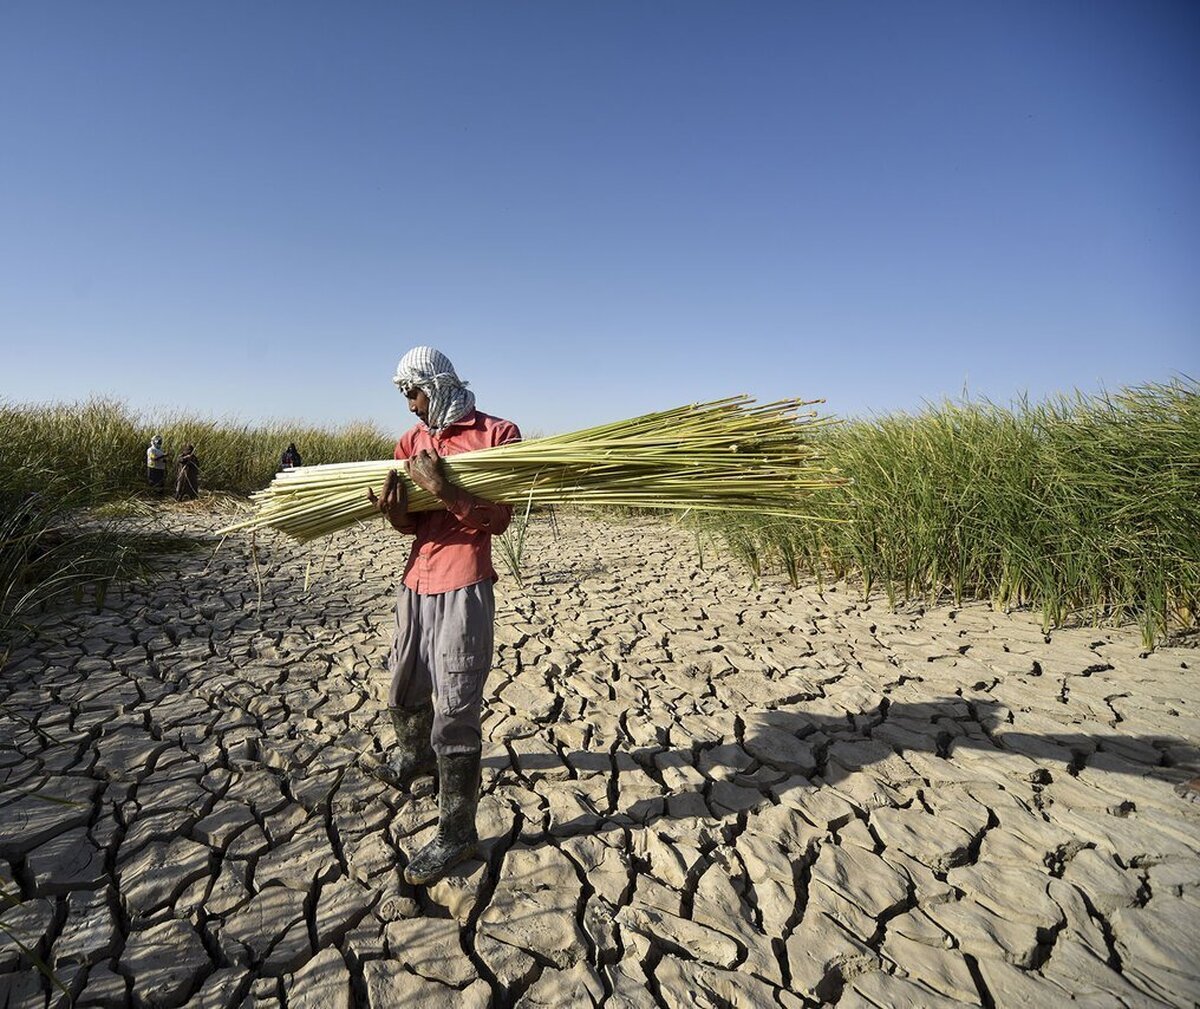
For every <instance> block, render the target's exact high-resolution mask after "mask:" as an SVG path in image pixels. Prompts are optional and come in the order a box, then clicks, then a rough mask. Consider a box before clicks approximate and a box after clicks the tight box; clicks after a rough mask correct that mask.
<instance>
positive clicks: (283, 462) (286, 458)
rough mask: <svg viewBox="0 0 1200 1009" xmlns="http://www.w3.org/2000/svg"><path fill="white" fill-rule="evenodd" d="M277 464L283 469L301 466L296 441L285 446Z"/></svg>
mask: <svg viewBox="0 0 1200 1009" xmlns="http://www.w3.org/2000/svg"><path fill="white" fill-rule="evenodd" d="M279 465H280V466H281V467H282V468H283V469H295V468H296V467H297V466H302V465H303V463H301V462H300V452H299V451H298V450H297V449H296V443H295V442H291V443H290V444H289V445H288V447H287V448H285V449H284V450H283V455H281V456H280V457H279Z"/></svg>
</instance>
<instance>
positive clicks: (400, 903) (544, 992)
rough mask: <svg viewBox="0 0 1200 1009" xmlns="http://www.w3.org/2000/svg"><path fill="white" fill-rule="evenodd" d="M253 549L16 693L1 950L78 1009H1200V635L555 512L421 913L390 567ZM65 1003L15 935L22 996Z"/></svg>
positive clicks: (380, 551)
mask: <svg viewBox="0 0 1200 1009" xmlns="http://www.w3.org/2000/svg"><path fill="white" fill-rule="evenodd" d="M170 521H171V522H172V523H173V524H174V525H175V526H177V527H179V528H181V529H186V528H190V529H192V530H196V529H198V528H200V527H202V526H205V524H206V523H207V527H209V528H211V526H212V525H213V524H215V520H214V519H211V518H209V519H206V518H205V517H204V516H203V515H201V514H198V513H195V512H182V511H181V512H176V513H173V517H172V518H171V519H170ZM260 539H261V538H260ZM267 540H268V542H267V544H266V546H264V545H263V544H262V543H261V542H260V544H259V549H258V553H259V556H258V561H257V575H258V577H256V564H255V562H254V560H253V558H252V556H251V552H250V542H249V540H248V539H238V540H231V541H229V542H227V543H226V544H225V546H224V547H223V549H222V551H221V552H220V553H219V554H217V555H216V557H215V558H213V559H211V561H210V557H209V553H208V552H203V553H197V554H194V555H188V556H186V557H184V558H183V559H181V560H180V561H179V562H178V573H177V576H172V577H170V578H168V579H166V580H164V581H162V582H160V583H158V584H156V585H154V586H152V587H150V588H148V589H146V590H142V591H138V590H130V591H127V592H125V593H124V594H123V595H122V596H121V597H120V598H112V599H110V600H109V602H108V605H107V606H106V608H105V609H104V610H103V611H101V612H100V613H99V614H97V613H96V612H94V611H83V610H80V611H77V612H69V613H65V614H63V615H61V616H58V617H55V618H54V619H53V620H52V621H51V622H50V623H49V624H48V625H47V627H46V629H45V632H44V635H45V636H44V637H43V639H42V640H41V641H40V642H38V643H37V644H36V645H35V646H31V647H30V648H28V649H26V650H24V651H21V652H18V653H16V654H15V655H14V656H13V657H12V661H11V662H10V664H9V666H8V668H7V669H6V670H5V671H4V673H3V680H2V683H3V688H2V690H0V696H2V698H3V700H2V704H3V710H2V711H0V781H2V782H3V791H2V792H0V875H3V876H4V878H5V879H7V880H12V881H13V882H12V883H10V884H6V886H5V889H6V890H7V891H12V892H13V893H15V895H16V896H17V898H18V900H19V902H18V903H16V904H15V905H14V906H11V907H9V908H8V909H7V910H5V911H4V912H3V914H2V916H0V925H2V926H3V927H4V928H5V929H6V930H8V931H9V932H11V933H13V934H15V935H16V936H19V937H20V938H21V939H23V940H24V942H25V943H26V944H27V946H29V947H30V948H32V949H33V950H35V951H36V952H37V953H39V954H40V955H42V956H43V957H45V958H46V960H47V961H48V962H49V963H50V964H51V965H53V967H54V969H55V971H56V972H57V974H58V977H59V978H60V979H61V981H62V983H63V984H64V985H65V987H66V989H67V990H68V991H69V992H70V993H71V994H72V995H73V996H74V997H75V1002H74V1004H75V1005H77V1006H81V1007H83V1006H111V1007H119V1006H125V1005H131V1004H132V1005H135V1006H184V1005H186V1006H190V1007H197V1009H198V1007H206V1009H207V1007H225V1006H247V1007H249V1006H260V1007H264V1009H265V1007H275V1006H288V1007H300V1006H305V1007H308V1006H311V1007H335V1009H336V1007H343V1006H371V1007H396V1006H414V1007H416V1006H420V1007H429V1009H438V1007H443V1006H444V1007H450V1006H455V1007H457V1006H465V1007H485V1006H496V1007H508V1006H520V1007H524V1009H534V1007H547V1009H550V1007H553V1009H562V1007H568V1009H570V1007H583V1009H586V1007H591V1006H606V1007H610V1009H633V1007H647V1009H649V1007H663V1006H665V1007H670V1009H675V1007H683V1006H710V1007H725V1006H737V1007H760V1006H771V1007H774V1006H777V1007H782V1009H795V1007H799V1006H816V1005H838V1006H841V1007H849V1006H854V1007H866V1006H875V1007H883V1009H887V1007H896V1006H913V1007H938V1006H960V1005H967V1006H970V1005H982V1006H1020V1007H1023V1009H1027V1007H1033V1006H1052V1005H1057V1004H1059V1003H1065V1002H1068V1001H1071V1000H1075V1001H1077V1002H1080V1003H1083V1004H1085V1005H1088V1006H1157V1005H1170V1006H1191V1005H1193V1004H1194V1003H1195V1001H1196V1000H1197V999H1198V998H1200V958H1198V957H1197V955H1196V954H1197V943H1198V940H1197V937H1198V936H1200V805H1197V804H1193V803H1191V802H1189V801H1187V800H1186V799H1185V798H1182V797H1181V796H1180V795H1177V794H1176V792H1175V790H1174V788H1173V786H1174V785H1175V784H1177V783H1178V782H1180V781H1182V780H1183V779H1184V778H1186V777H1188V776H1189V774H1188V772H1187V770H1186V768H1187V767H1188V766H1194V765H1195V764H1196V761H1197V749H1196V746H1197V740H1198V739H1200V718H1198V717H1197V703H1196V702H1197V698H1198V697H1200V684H1198V681H1197V677H1196V669H1195V664H1196V659H1197V657H1198V653H1197V652H1196V651H1195V650H1193V649H1183V648H1163V649H1161V650H1159V651H1156V652H1154V653H1153V654H1150V655H1145V654H1142V652H1141V649H1140V646H1139V643H1138V637H1137V634H1136V632H1135V631H1133V630H1126V629H1122V630H1119V631H1113V630H1107V629H1095V628H1084V629H1072V630H1063V631H1056V632H1054V633H1053V634H1052V635H1050V636H1048V637H1047V636H1044V635H1043V634H1042V631H1041V628H1040V625H1039V622H1038V620H1037V619H1036V618H1035V617H1033V616H1031V615H1029V614H1024V613H1018V614H1011V615H1004V614H1000V613H995V612H992V611H991V609H990V608H988V607H987V606H984V605H970V606H965V607H962V608H959V609H951V608H935V609H929V610H924V611H921V610H917V609H912V610H906V611H903V612H899V613H895V612H891V611H890V610H889V609H888V607H887V606H886V605H882V604H881V603H878V602H873V603H871V604H869V605H868V604H866V603H864V602H862V601H861V600H860V599H859V598H858V595H857V594H856V593H854V592H853V591H851V590H850V589H848V588H847V587H846V586H841V585H839V586H834V587H831V588H828V589H827V591H825V592H823V593H822V592H820V591H818V590H817V588H815V587H812V588H806V589H802V590H798V591H797V590H792V589H790V588H789V587H787V586H786V585H785V584H783V583H781V582H778V583H777V582H775V581H773V580H767V581H765V582H763V583H761V584H759V585H757V586H756V585H754V584H753V583H752V581H751V580H750V579H749V578H748V577H747V576H746V575H745V573H744V572H742V571H740V570H739V569H738V568H736V567H735V566H730V565H727V564H726V563H724V562H720V561H718V560H714V558H712V557H705V558H704V561H705V563H704V564H703V566H701V563H700V557H699V556H698V554H697V549H696V543H695V541H694V540H693V539H692V538H691V537H690V536H688V535H686V534H684V533H681V532H679V531H677V530H675V529H673V528H672V527H670V526H669V525H666V524H663V523H660V522H656V521H649V520H644V521H642V520H638V521H634V522H629V523H609V522H605V521H602V520H599V519H596V518H590V517H582V516H573V515H560V517H559V519H558V523H557V534H555V532H554V530H553V529H552V527H551V525H550V523H549V522H548V521H547V520H546V519H544V518H543V519H539V520H538V521H537V522H536V523H535V525H534V526H533V528H532V531H531V533H530V542H529V545H528V551H529V555H530V557H531V560H530V562H529V564H528V567H527V570H526V585H525V587H524V588H520V587H518V586H517V585H516V583H515V582H514V581H513V580H512V579H511V578H509V577H506V578H505V579H504V580H503V581H502V582H501V585H500V588H499V591H500V596H499V598H500V613H499V618H498V649H497V655H496V667H495V670H494V672H493V674H492V676H491V679H490V681H489V687H488V691H487V710H486V715H485V721H484V735H485V739H486V750H485V754H484V756H485V760H484V765H485V766H484V782H483V792H484V794H483V798H482V801H481V804H480V813H479V826H480V832H481V835H482V837H483V839H484V843H483V851H482V853H481V854H482V857H481V858H480V859H479V860H477V861H472V862H470V863H467V864H466V865H465V866H463V867H462V869H461V870H460V871H458V872H456V873H455V874H454V875H453V876H451V877H450V878H448V879H446V880H444V881H442V882H440V883H438V884H436V885H433V886H430V887H428V888H412V887H408V886H406V885H405V884H404V883H403V882H402V879H401V870H402V868H403V865H404V863H405V857H406V853H407V852H412V851H414V850H415V849H416V848H417V847H418V846H420V845H421V844H422V843H424V841H425V840H426V839H427V838H428V837H429V835H430V833H431V831H432V830H433V827H434V823H435V820H436V798H435V792H434V788H433V782H432V780H431V779H423V780H421V781H419V782H418V785H417V787H416V788H415V789H414V794H413V795H408V794H402V793H400V792H396V791H392V790H389V789H387V788H385V787H382V786H380V785H379V784H377V783H376V782H375V781H374V780H372V779H370V778H368V777H367V776H366V775H364V773H363V772H362V771H361V770H360V769H359V768H358V767H357V766H356V763H355V760H356V755H357V754H358V753H359V752H361V751H364V750H371V749H373V748H375V747H376V746H377V745H378V742H377V740H378V741H382V742H383V743H384V744H386V743H387V742H388V741H390V740H389V737H390V729H389V728H388V727H387V721H388V720H387V717H386V712H385V711H384V710H383V708H382V699H383V697H384V689H385V687H386V679H387V677H386V674H385V673H384V672H383V670H382V662H383V658H384V655H385V652H386V649H387V645H388V640H387V628H388V626H389V623H390V620H391V606H392V599H393V590H394V584H395V580H396V577H397V572H398V569H399V567H400V566H401V564H402V561H403V558H404V556H405V545H404V542H403V541H402V540H401V538H400V537H396V536H384V535H382V533H381V530H380V529H378V528H376V529H373V530H372V531H370V532H367V531H357V532H348V533H345V534H342V535H339V536H338V537H335V538H333V539H332V540H330V541H329V542H328V544H327V546H326V545H322V546H320V547H318V548H316V549H315V550H313V551H311V552H297V551H295V550H294V548H291V547H289V546H287V545H286V544H285V543H283V541H281V540H277V539H275V538H273V537H268V538H267ZM310 558H311V560H312V570H311V571H309V570H308V561H309V560H310ZM306 575H308V576H310V580H311V584H310V585H309V587H308V588H307V590H306V587H305V581H306ZM1192 773H1195V772H1192ZM31 793H36V794H31ZM46 797H55V798H57V799H60V800H66V801H65V802H49V801H46ZM50 1000H51V992H50V989H49V987H48V986H47V984H46V982H45V980H44V979H43V978H42V976H41V975H40V974H39V973H38V972H37V971H35V970H33V969H32V968H31V966H30V959H29V956H28V955H27V953H25V952H24V951H22V949H21V948H20V947H19V946H18V945H17V944H16V943H15V941H14V940H12V939H5V938H4V936H3V934H0V1006H7V1007H10V1009H15V1007H22V1009H24V1007H34V1006H38V1007H40V1006H44V1005H46V1004H47V1002H48V1001H50ZM52 1003H53V1004H54V1005H66V1004H68V1003H67V1001H66V999H65V996H63V995H62V993H60V992H58V991H57V990H55V991H54V993H53V1000H52Z"/></svg>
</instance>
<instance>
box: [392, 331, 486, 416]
mask: <svg viewBox="0 0 1200 1009" xmlns="http://www.w3.org/2000/svg"><path fill="white" fill-rule="evenodd" d="M392 383H393V384H394V385H395V386H396V387H397V388H398V389H399V390H400V391H401V392H403V393H404V394H405V395H407V394H408V392H409V391H410V390H412V389H420V390H421V391H422V392H424V393H425V395H426V396H428V397H429V412H428V416H427V417H426V418H422V423H424V424H425V425H426V427H428V428H429V430H430V431H433V432H438V431H441V430H442V429H443V428H445V427H446V426H448V425H450V424H453V423H454V422H455V421H458V420H462V418H463V417H465V416H466V415H467V414H469V413H470V412H471V411H472V410H474V409H475V393H473V392H471V390H470V389H468V388H467V383H466V382H464V381H462V379H460V378H459V377H458V373H457V372H456V371H455V370H454V365H453V364H451V363H450V358H448V357H447V356H446V355H445V354H443V353H442V352H441V351H440V350H434V349H433V348H432V347H413V349H412V350H410V351H409V352H408V353H407V354H405V355H404V356H403V357H402V358H400V363H399V364H397V365H396V374H395V375H393V376H392Z"/></svg>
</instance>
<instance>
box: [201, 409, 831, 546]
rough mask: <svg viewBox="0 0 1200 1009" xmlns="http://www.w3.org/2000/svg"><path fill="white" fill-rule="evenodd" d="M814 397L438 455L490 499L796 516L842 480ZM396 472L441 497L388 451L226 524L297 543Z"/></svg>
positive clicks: (327, 471) (365, 509) (360, 505)
mask: <svg viewBox="0 0 1200 1009" xmlns="http://www.w3.org/2000/svg"><path fill="white" fill-rule="evenodd" d="M812 405H813V404H812V403H810V402H805V401H800V400H785V401H781V402H778V403H768V404H761V405H760V404H756V403H755V402H754V401H753V400H751V399H750V398H749V397H746V396H736V397H731V398H729V399H725V400H719V401H716V402H712V403H702V404H693V405H691V406H684V407H678V408H676V409H673V410H665V411H660V412H657V413H652V414H646V415H643V416H641V417H634V418H632V419H629V420H623V421H618V422H616V423H613V424H605V425H601V426H598V427H592V428H587V429H585V430H582V431H575V432H571V433H569V434H562V435H555V436H552V437H548V438H539V439H535V440H532V441H522V442H516V443H513V444H509V445H501V446H498V447H495V448H488V449H481V450H478V451H474V452H465V453H462V454H459V455H455V456H450V457H447V458H446V459H445V460H444V461H443V465H444V467H445V471H446V474H447V476H448V477H449V479H450V481H451V482H452V483H454V484H457V485H458V486H460V487H463V488H465V489H466V490H469V491H471V492H472V493H474V494H477V495H479V496H480V497H483V498H486V499H487V500H489V501H498V502H506V503H510V504H522V503H523V504H525V505H526V507H530V506H537V505H544V504H560V503H573V504H587V505H593V506H595V505H600V506H614V507H641V508H657V509H669V510H676V511H714V512H723V513H738V512H748V511H749V512H754V513H755V514H758V515H771V516H774V517H777V518H794V517H796V516H799V515H802V514H803V502H804V495H805V494H806V493H807V492H810V491H811V490H813V489H815V488H819V487H827V486H830V485H831V484H834V483H837V482H838V480H839V478H838V477H837V476H836V474H833V473H831V472H830V471H829V470H828V469H827V467H825V465H824V464H823V462H822V461H821V458H820V453H819V452H818V451H817V450H816V449H814V448H813V446H812V442H811V438H810V437H809V436H810V434H811V433H812V432H813V431H814V430H816V429H819V428H820V427H821V426H823V425H824V424H825V423H827V420H826V419H824V418H821V417H819V416H818V415H817V413H816V412H815V411H807V412H806V411H805V410H804V408H805V407H809V406H812ZM391 469H398V472H400V474H401V477H402V479H404V481H405V485H406V488H407V491H408V496H409V509H410V510H411V511H427V510H430V509H434V508H440V507H441V503H440V502H439V501H437V500H436V499H435V498H433V497H432V496H431V495H430V494H428V493H427V492H426V491H424V490H422V489H421V488H420V487H418V486H416V485H415V484H413V483H412V482H411V481H410V480H408V478H407V477H405V476H404V475H403V468H402V467H399V464H398V463H397V462H396V460H394V459H385V460H380V461H372V462H364V463H351V464H342V465H326V466H305V467H301V468H299V469H296V470H291V471H288V472H284V473H279V474H277V475H276V476H275V479H274V480H273V481H272V482H271V484H270V486H268V487H267V488H265V489H264V490H262V491H260V492H258V493H256V494H254V495H252V498H253V500H254V502H255V505H256V511H255V514H254V515H253V516H252V517H251V518H249V519H246V520H245V521H242V522H239V523H235V524H234V525H231V526H229V527H228V528H227V529H225V530H223V532H225V533H229V532H233V531H235V530H253V529H261V528H267V527H269V528H272V529H276V530H278V531H279V532H282V533H285V534H286V535H288V536H291V537H293V538H294V539H296V540H299V541H301V542H304V541H308V540H311V539H314V538H316V537H319V536H323V535H325V534H327V533H330V532H334V531H335V530H337V529H341V528H344V527H346V526H348V525H352V524H353V523H355V522H359V521H363V520H365V519H370V518H376V519H378V513H377V512H375V510H374V509H373V507H372V506H371V505H370V503H369V502H368V501H367V498H366V490H367V488H369V487H374V488H378V487H380V486H381V485H382V484H383V481H384V479H385V477H386V476H387V473H388V471H389V470H391Z"/></svg>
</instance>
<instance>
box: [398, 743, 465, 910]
mask: <svg viewBox="0 0 1200 1009" xmlns="http://www.w3.org/2000/svg"><path fill="white" fill-rule="evenodd" d="M438 779H439V782H440V784H439V787H438V806H439V812H440V815H439V816H438V829H437V834H436V835H435V836H434V838H433V840H432V841H430V842H429V843H428V844H427V845H425V847H424V848H422V849H421V850H420V851H418V852H417V853H416V854H415V855H414V856H413V857H412V861H410V862H409V863H408V868H406V869H405V870H404V878H405V880H406V881H407V882H409V883H411V884H413V885H414V886H418V885H421V884H424V883H432V882H433V881H434V880H437V879H441V877H442V876H444V875H445V874H446V873H447V872H448V871H449V870H450V869H452V868H454V866H456V865H458V863H459V862H461V861H462V860H463V859H465V858H470V857H471V856H472V855H473V854H475V846H476V844H478V842H479V835H478V834H477V833H476V832H475V808H476V806H478V805H479V751H478V750H477V751H475V752H474V753H451V754H447V755H446V756H444V757H443V756H439V757H438Z"/></svg>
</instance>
